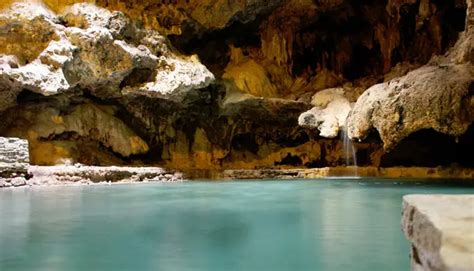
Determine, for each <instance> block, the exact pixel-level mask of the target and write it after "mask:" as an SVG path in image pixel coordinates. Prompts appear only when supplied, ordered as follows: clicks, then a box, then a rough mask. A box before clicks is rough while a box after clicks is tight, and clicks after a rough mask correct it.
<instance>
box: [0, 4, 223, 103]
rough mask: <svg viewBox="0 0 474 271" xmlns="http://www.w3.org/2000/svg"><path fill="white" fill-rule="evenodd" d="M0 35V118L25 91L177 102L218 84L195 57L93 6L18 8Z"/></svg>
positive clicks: (8, 13)
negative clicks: (172, 99) (57, 10)
mask: <svg viewBox="0 0 474 271" xmlns="http://www.w3.org/2000/svg"><path fill="white" fill-rule="evenodd" d="M0 27H1V29H5V31H3V30H2V31H1V32H0V45H1V46H0V48H2V49H0V58H1V59H2V60H1V61H0V63H1V65H0V97H1V98H3V99H2V102H1V103H0V110H4V109H6V108H8V107H9V106H12V105H14V102H15V98H16V95H18V93H19V92H20V91H21V90H25V89H26V90H29V91H33V92H36V93H40V94H42V95H56V94H59V93H65V92H71V91H73V90H74V89H75V88H77V87H80V88H86V89H89V90H90V91H91V92H92V93H94V94H95V95H96V96H103V97H119V96H121V95H123V94H124V93H125V94H126V93H131V92H132V93H134V94H138V95H141V94H145V95H148V94H150V93H151V95H153V94H154V93H159V94H160V95H161V97H164V96H167V97H172V96H179V95H181V94H182V93H183V92H187V91H190V90H193V89H199V88H203V87H206V86H208V85H209V84H210V83H211V82H212V81H213V80H214V76H213V74H212V73H210V72H209V71H208V70H207V69H206V67H205V66H204V65H202V64H201V63H199V60H198V59H197V57H185V56H181V55H180V54H179V53H177V52H175V50H174V49H173V48H172V47H170V46H168V45H167V40H166V38H164V37H163V36H161V35H160V34H159V33H157V32H155V31H152V30H144V29H141V28H137V27H136V25H135V24H133V23H132V21H131V20H130V19H129V18H127V17H126V16H125V15H124V14H123V13H120V12H110V11H108V10H106V9H101V8H98V7H96V6H94V5H91V4H76V5H74V6H72V7H70V8H67V9H65V10H64V11H63V14H62V15H61V16H57V15H55V14H54V13H53V12H51V11H50V10H47V9H46V8H44V7H43V6H40V5H36V4H28V3H15V4H13V5H12V6H11V7H10V8H8V9H6V10H5V11H3V12H2V13H0ZM145 83H146V84H145ZM122 89H125V91H123V92H122Z"/></svg>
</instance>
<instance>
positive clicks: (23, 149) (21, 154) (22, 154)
mask: <svg viewBox="0 0 474 271" xmlns="http://www.w3.org/2000/svg"><path fill="white" fill-rule="evenodd" d="M29 163H30V159H29V153H28V141H26V140H24V139H20V138H6V137H0V177H5V178H8V177H14V176H18V177H20V176H21V175H23V176H25V175H26V173H27V171H28V166H29Z"/></svg>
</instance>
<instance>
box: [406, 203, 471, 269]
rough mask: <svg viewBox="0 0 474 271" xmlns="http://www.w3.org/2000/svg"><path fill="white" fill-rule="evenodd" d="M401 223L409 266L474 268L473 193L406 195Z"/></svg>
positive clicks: (421, 267) (415, 267) (420, 267)
mask: <svg viewBox="0 0 474 271" xmlns="http://www.w3.org/2000/svg"><path fill="white" fill-rule="evenodd" d="M402 227H403V231H404V233H405V236H406V237H407V239H408V240H409V241H410V242H411V261H412V270H417V271H418V270H425V271H428V270H430V271H431V270H436V271H444V270H450V271H451V270H453V271H454V270H456V271H468V270H474V195H407V196H405V197H403V213H402Z"/></svg>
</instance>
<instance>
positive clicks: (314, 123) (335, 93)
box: [298, 88, 351, 138]
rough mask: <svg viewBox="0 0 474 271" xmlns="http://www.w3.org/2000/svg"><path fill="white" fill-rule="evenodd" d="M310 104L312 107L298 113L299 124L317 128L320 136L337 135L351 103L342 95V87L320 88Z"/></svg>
mask: <svg viewBox="0 0 474 271" xmlns="http://www.w3.org/2000/svg"><path fill="white" fill-rule="evenodd" d="M311 104H312V105H313V106H314V107H313V108H312V109H310V110H309V111H306V112H304V113H303V114H301V115H300V117H299V119H298V123H299V125H301V126H303V127H307V128H317V129H318V130H319V135H320V136H322V137H326V138H334V137H337V135H338V134H339V131H340V130H341V129H342V128H345V126H346V118H347V116H348V115H349V112H350V110H351V103H350V102H349V100H348V99H347V98H346V97H344V89H343V88H333V89H326V90H322V91H320V92H318V93H316V94H315V95H314V96H313V98H312V101H311Z"/></svg>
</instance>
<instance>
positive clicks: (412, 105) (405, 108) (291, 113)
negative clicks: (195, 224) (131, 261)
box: [0, 0, 473, 169]
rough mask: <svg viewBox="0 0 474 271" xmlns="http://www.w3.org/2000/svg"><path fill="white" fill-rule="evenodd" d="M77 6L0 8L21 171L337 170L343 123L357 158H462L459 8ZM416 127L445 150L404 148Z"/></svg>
mask: <svg viewBox="0 0 474 271" xmlns="http://www.w3.org/2000/svg"><path fill="white" fill-rule="evenodd" d="M82 2H84V1H80V0H68V1H56V0H43V1H34V2H32V1H28V3H25V2H24V1H4V2H2V3H1V4H0V9H2V8H3V10H2V11H1V12H0V118H1V119H2V122H1V123H0V135H1V136H10V137H21V138H24V139H27V140H28V141H29V144H30V158H31V162H32V163H33V164H40V165H52V164H58V163H76V162H80V163H84V164H89V165H163V166H167V167H169V168H174V169H226V168H245V169H254V168H288V167H324V166H337V165H342V164H344V163H345V159H344V153H343V152H344V149H343V146H342V145H343V144H342V142H341V141H340V140H339V139H338V138H337V136H338V134H339V133H340V131H341V129H347V130H348V132H349V135H350V136H351V137H352V138H354V139H359V140H363V142H360V143H357V144H356V147H357V156H358V157H357V158H358V161H359V163H360V164H361V165H374V166H380V165H382V166H387V165H393V166H396V165H407V164H408V165H417V166H423V165H450V164H451V163H459V162H460V161H464V162H463V163H465V164H466V165H468V166H470V165H472V164H471V163H472V159H471V160H469V159H467V160H466V159H464V158H465V157H468V155H467V153H466V150H468V149H469V147H470V146H472V141H473V140H472V138H471V136H470V135H471V134H472V128H471V127H472V125H471V123H472V120H473V117H472V114H473V113H472V112H473V110H472V108H473V101H472V78H473V74H472V55H473V54H472V36H473V35H472V31H471V30H470V29H471V25H472V21H473V19H472V3H471V1H468V2H465V1H462V0H456V1H447V2H444V1H442V2H440V1H431V0H426V1H425V0H423V1H413V0H403V1H388V2H380V1H375V2H374V1H365V2H364V1H363V2H361V3H354V2H351V1H345V0H332V1H310V0H278V1H270V2H271V3H270V2H269V1H261V0H247V1H228V0H219V1H208V0H204V1H181V0H178V1H164V2H159V3H158V2H157V1H147V0H145V1H125V0H118V1H109V0H96V1H88V2H89V3H82ZM92 2H94V3H93V4H92ZM466 10H467V12H466ZM466 14H467V17H466ZM465 29H466V30H465ZM463 30H465V32H464V33H463V34H462V35H461V36H460V38H459V39H458V33H459V32H461V31H463ZM445 53H447V54H446V55H445V56H442V55H443V54H445ZM420 78H422V80H420ZM383 82H385V83H383ZM378 83H382V84H378ZM374 85H375V86H374ZM367 88H369V89H368V90H367V91H366V92H365V93H364V94H363V95H362V96H360V95H361V93H362V92H364V90H365V89H367ZM359 96H360V98H359ZM356 101H357V102H356ZM354 103H355V105H354ZM351 108H353V109H351ZM419 109H421V110H419ZM349 112H351V113H349ZM347 116H349V117H348V119H347V120H346V117H347ZM397 116H398V118H397ZM298 122H299V124H300V125H299V124H298ZM346 124H347V127H346ZM429 128H431V129H433V130H435V131H437V132H439V133H442V134H446V135H449V136H456V137H459V143H452V144H454V145H453V146H455V147H453V148H452V149H453V150H455V151H453V152H452V154H450V155H447V156H444V157H441V158H440V159H439V160H436V161H432V159H431V157H433V156H432V155H427V154H426V153H430V152H429V151H428V152H422V151H421V150H420V151H418V152H416V153H419V154H420V156H419V157H416V158H412V157H410V156H407V155H405V154H406V151H405V148H410V147H406V146H413V145H415V146H418V145H420V144H416V143H418V142H419V140H418V138H417V137H416V136H412V135H413V134H416V133H417V132H419V131H423V130H426V129H429ZM375 131H376V132H377V133H378V134H377V133H375ZM429 136H430V137H432V138H433V140H434V141H433V142H435V144H431V143H430V144H431V145H446V146H451V145H450V144H451V143H449V144H444V143H446V142H445V141H446V140H449V139H445V138H444V137H440V140H441V141H440V142H441V143H440V144H438V143H439V142H438V141H436V140H438V138H439V137H438V135H437V134H435V135H431V134H430V135H429ZM412 141H415V142H416V143H413V144H412V143H410V142H412ZM421 141H422V142H431V141H429V140H421ZM410 144H412V145H410ZM398 146H401V147H400V148H399V147H398ZM383 147H385V150H384V149H383ZM425 147H426V146H425ZM427 148H428V149H429V150H430V151H431V150H432V149H433V147H429V146H427ZM430 148H431V149H430ZM387 150H391V152H390V153H386V151H387ZM458 150H460V151H458ZM410 153H413V152H410ZM463 165H464V164H463Z"/></svg>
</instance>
